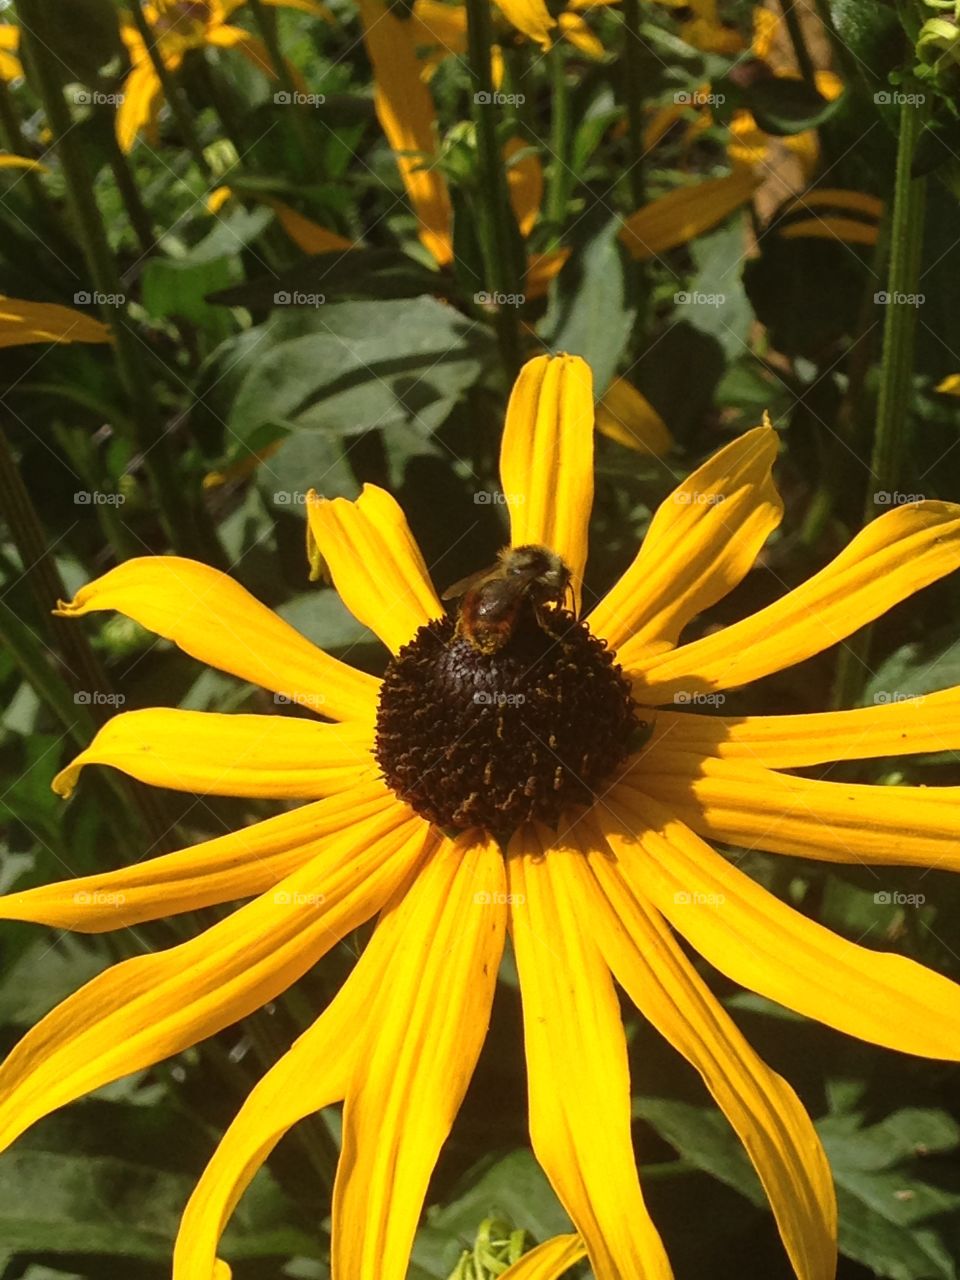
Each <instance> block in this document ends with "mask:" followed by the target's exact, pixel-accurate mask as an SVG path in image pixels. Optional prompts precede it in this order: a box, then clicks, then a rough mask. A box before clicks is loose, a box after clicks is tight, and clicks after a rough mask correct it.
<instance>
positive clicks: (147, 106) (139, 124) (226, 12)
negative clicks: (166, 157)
mask: <svg viewBox="0 0 960 1280" xmlns="http://www.w3.org/2000/svg"><path fill="white" fill-rule="evenodd" d="M243 3H244V0H154V3H153V4H149V5H147V4H145V5H144V6H143V13H144V17H145V18H146V20H147V23H148V25H149V27H150V30H151V31H152V32H153V35H154V40H155V46H156V51H157V52H158V53H159V55H160V58H161V59H162V60H163V65H164V66H165V67H166V69H167V70H168V71H173V72H175V71H178V70H179V68H180V66H181V64H182V62H183V59H184V57H185V56H186V55H187V54H188V53H190V52H191V51H192V50H195V49H235V50H237V52H239V53H241V54H243V56H244V57H245V58H246V59H247V61H248V62H250V63H251V64H252V65H253V66H254V67H256V68H257V70H258V71H262V72H263V74H264V75H266V76H273V75H274V74H275V72H274V67H273V63H272V62H271V59H270V55H269V53H268V52H267V49H266V47H265V46H264V44H263V42H262V41H261V40H258V39H257V37H256V36H254V35H252V34H251V33H250V32H249V31H247V30H245V29H244V28H243V27H238V26H235V25H234V24H233V23H232V22H231V21H230V19H231V18H232V17H233V15H234V13H235V12H236V10H237V9H239V8H240V7H241V6H242V5H243ZM263 3H264V4H269V5H276V6H279V7H282V8H286V9H300V10H302V11H303V12H304V13H309V14H312V15H313V16H314V17H320V18H323V19H324V20H325V21H329V20H330V18H331V14H330V11H329V9H327V7H326V6H325V5H323V4H321V3H320V0H263ZM120 34H121V35H122V37H123V42H124V44H125V45H126V48H127V54H128V56H129V58H130V72H129V74H128V75H127V78H126V80H125V81H124V83H123V93H122V96H121V100H120V105H119V106H118V108H117V117H116V131H117V141H118V142H119V144H120V146H121V148H122V149H123V150H124V151H129V150H130V149H131V148H132V147H133V144H134V143H135V142H136V140H137V136H138V134H140V133H146V134H147V135H148V136H152V135H153V134H155V133H156V126H157V116H158V114H159V111H160V106H161V103H162V102H163V84H162V82H161V80H160V77H159V75H158V74H157V71H156V68H155V66H154V64H153V59H152V58H151V56H150V50H149V49H148V48H147V46H146V44H145V43H144V40H143V36H142V35H141V34H140V30H139V28H138V27H137V25H136V24H135V22H134V21H133V19H132V18H131V17H130V15H129V14H121V19H120ZM295 78H296V79H297V80H298V82H299V79H300V78H299V76H296V77H295Z"/></svg>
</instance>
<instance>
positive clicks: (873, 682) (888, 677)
mask: <svg viewBox="0 0 960 1280" xmlns="http://www.w3.org/2000/svg"><path fill="white" fill-rule="evenodd" d="M957 641H958V636H957V627H956V624H951V625H950V626H948V627H940V628H938V629H937V630H935V631H931V632H930V633H929V634H928V635H926V636H925V637H924V638H923V640H917V641H914V642H913V643H912V644H905V645H902V646H901V647H900V648H899V649H896V650H895V651H894V652H893V653H892V654H890V656H889V657H888V658H886V659H884V661H883V662H882V663H881V664H880V667H879V669H878V670H877V672H876V674H875V675H874V676H872V677H871V679H870V680H869V681H868V683H867V686H866V688H865V689H864V691H863V697H862V699H861V705H862V706H874V705H880V704H881V703H888V702H899V701H901V700H902V699H904V698H915V697H919V696H922V695H923V694H925V693H935V692H936V691H937V690H938V689H949V688H952V687H953V686H954V685H957V684H960V644H958V642H957Z"/></svg>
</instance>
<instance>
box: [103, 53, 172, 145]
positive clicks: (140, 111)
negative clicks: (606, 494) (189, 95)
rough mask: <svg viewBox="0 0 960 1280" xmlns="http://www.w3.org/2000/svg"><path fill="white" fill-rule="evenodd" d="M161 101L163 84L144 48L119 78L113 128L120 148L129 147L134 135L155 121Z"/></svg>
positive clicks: (132, 142) (148, 127)
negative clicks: (122, 78)
mask: <svg viewBox="0 0 960 1280" xmlns="http://www.w3.org/2000/svg"><path fill="white" fill-rule="evenodd" d="M162 101H163V85H162V84H161V83H160V80H159V78H158V76H157V73H156V71H155V70H154V66H153V63H152V62H151V61H150V59H149V58H148V57H147V56H146V52H145V51H144V56H143V60H142V61H139V62H136V63H135V64H134V67H133V70H132V71H131V72H130V74H129V75H128V76H127V78H126V80H125V81H124V82H123V96H122V98H121V100H120V102H119V104H118V106H117V115H116V120H115V122H114V128H115V129H116V133H117V143H118V145H119V147H120V150H121V151H124V152H129V151H132V150H133V144H134V143H135V142H136V140H137V135H138V134H139V133H140V132H141V131H144V130H149V129H150V128H151V126H152V125H154V124H155V122H156V119H157V115H158V113H159V111H160V104H161V102H162Z"/></svg>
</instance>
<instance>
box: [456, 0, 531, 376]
mask: <svg viewBox="0 0 960 1280" xmlns="http://www.w3.org/2000/svg"><path fill="white" fill-rule="evenodd" d="M466 4H467V55H468V60H469V65H470V79H471V89H472V92H473V119H474V124H475V127H476V131H477V154H478V167H479V188H480V189H479V202H480V222H481V235H480V240H481V245H482V249H483V258H484V271H485V274H486V284H487V289H488V291H489V292H490V293H491V294H492V295H494V299H495V303H494V307H495V309H494V319H495V324H496V328H497V339H498V342H499V344H500V355H501V359H502V361H503V367H504V371H505V372H506V375H507V380H508V382H509V383H510V384H511V385H512V383H513V381H514V378H515V377H516V375H517V373H518V372H519V370H520V366H521V364H522V363H523V348H522V340H521V333H520V317H519V314H518V310H517V308H516V307H515V306H512V305H510V304H509V303H500V302H497V301H496V299H497V298H498V297H499V298H504V299H505V298H507V297H509V296H510V295H518V294H519V293H520V292H521V288H522V285H521V284H519V283H518V281H522V279H523V267H522V263H521V262H520V261H518V259H519V258H520V257H521V256H522V245H521V242H520V233H519V231H518V229H517V225H516V222H515V220H514V217H513V211H512V209H511V207H510V200H509V197H508V192H507V178H506V174H505V172H504V168H503V158H502V156H501V153H500V142H499V139H498V138H497V114H496V107H495V103H494V84H493V69H492V67H491V63H490V50H491V46H492V43H493V30H492V26H491V22H490V4H489V0H466Z"/></svg>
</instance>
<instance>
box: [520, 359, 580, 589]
mask: <svg viewBox="0 0 960 1280" xmlns="http://www.w3.org/2000/svg"><path fill="white" fill-rule="evenodd" d="M593 426H594V408H593V375H592V374H591V372H590V366H589V365H588V364H587V362H586V361H585V360H581V359H580V357H579V356H566V355H562V356H555V357H554V356H537V357H536V359H534V360H528V361H527V363H526V364H525V365H524V366H523V368H522V369H521V370H520V375H519V377H518V378H517V381H516V383H515V384H514V388H513V392H512V393H511V396H510V403H509V405H508V406H507V420H506V425H505V426H504V429H503V442H502V444H501V448H500V483H501V485H502V487H503V492H504V495H505V497H506V501H507V504H508V507H509V510H510V541H511V543H512V544H513V546H515V547H519V546H523V545H524V544H526V543H539V544H541V545H543V546H545V547H549V548H550V549H551V550H552V551H556V552H557V554H558V555H560V556H562V558H563V559H564V560H565V561H566V563H567V565H568V566H569V567H570V570H571V572H572V574H573V583H574V590H575V592H576V595H577V599H578V600H579V593H580V588H581V585H582V582H583V570H584V565H585V564H586V562H587V526H588V525H589V523H590V509H591V507H592V506H593Z"/></svg>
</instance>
